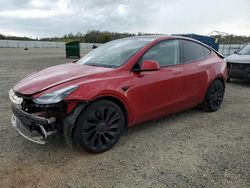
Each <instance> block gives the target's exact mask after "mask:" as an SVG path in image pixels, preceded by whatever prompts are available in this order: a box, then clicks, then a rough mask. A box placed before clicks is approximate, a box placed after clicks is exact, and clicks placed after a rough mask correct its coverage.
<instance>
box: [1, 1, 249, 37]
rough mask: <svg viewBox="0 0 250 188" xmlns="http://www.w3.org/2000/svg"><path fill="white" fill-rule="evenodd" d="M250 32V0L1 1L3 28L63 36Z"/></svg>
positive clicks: (12, 32) (20, 33) (9, 31)
mask: <svg viewBox="0 0 250 188" xmlns="http://www.w3.org/2000/svg"><path fill="white" fill-rule="evenodd" d="M94 29H95V30H102V31H104V30H107V31H117V32H134V33H137V32H150V33H164V34H173V33H197V34H208V33H209V32H211V31H213V30H219V31H224V32H228V33H232V34H237V35H248V36H249V35H250V0H87V1H86V0H0V33H2V34H5V35H18V36H28V37H52V36H62V35H64V34H68V33H77V32H82V33H85V32H86V31H88V30H94Z"/></svg>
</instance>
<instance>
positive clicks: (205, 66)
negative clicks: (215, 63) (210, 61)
mask: <svg viewBox="0 0 250 188" xmlns="http://www.w3.org/2000/svg"><path fill="white" fill-rule="evenodd" d="M203 67H204V68H211V67H212V66H211V65H204V66H203Z"/></svg>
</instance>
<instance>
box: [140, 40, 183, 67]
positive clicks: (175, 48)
mask: <svg viewBox="0 0 250 188" xmlns="http://www.w3.org/2000/svg"><path fill="white" fill-rule="evenodd" d="M179 51H180V50H179V41H178V40H167V41H162V42H159V43H158V44H156V45H155V46H153V47H152V48H150V49H149V50H148V51H147V52H146V53H145V54H144V55H143V56H142V59H141V62H142V61H144V60H154V61H157V62H158V63H159V64H160V66H161V67H166V66H170V65H176V64H179V63H180V53H179Z"/></svg>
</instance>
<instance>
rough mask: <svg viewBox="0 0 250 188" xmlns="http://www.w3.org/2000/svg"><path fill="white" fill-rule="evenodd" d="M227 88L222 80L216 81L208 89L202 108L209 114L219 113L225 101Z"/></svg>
mask: <svg viewBox="0 0 250 188" xmlns="http://www.w3.org/2000/svg"><path fill="white" fill-rule="evenodd" d="M224 93H225V86H224V84H223V83H222V81H220V80H215V81H214V82H213V83H212V85H211V86H210V87H209V88H208V90H207V93H206V96H205V99H204V101H203V103H202V107H203V109H204V110H205V111H207V112H215V111H217V110H218V109H219V108H220V106H221V104H222V101H223V98H224Z"/></svg>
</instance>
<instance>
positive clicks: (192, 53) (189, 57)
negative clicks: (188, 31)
mask: <svg viewBox="0 0 250 188" xmlns="http://www.w3.org/2000/svg"><path fill="white" fill-rule="evenodd" d="M182 45H183V57H184V62H191V61H197V60H201V59H205V58H206V57H207V56H209V55H210V53H211V50H209V49H208V48H206V47H204V46H202V45H200V44H198V43H196V42H192V41H188V40H183V41H182Z"/></svg>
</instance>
